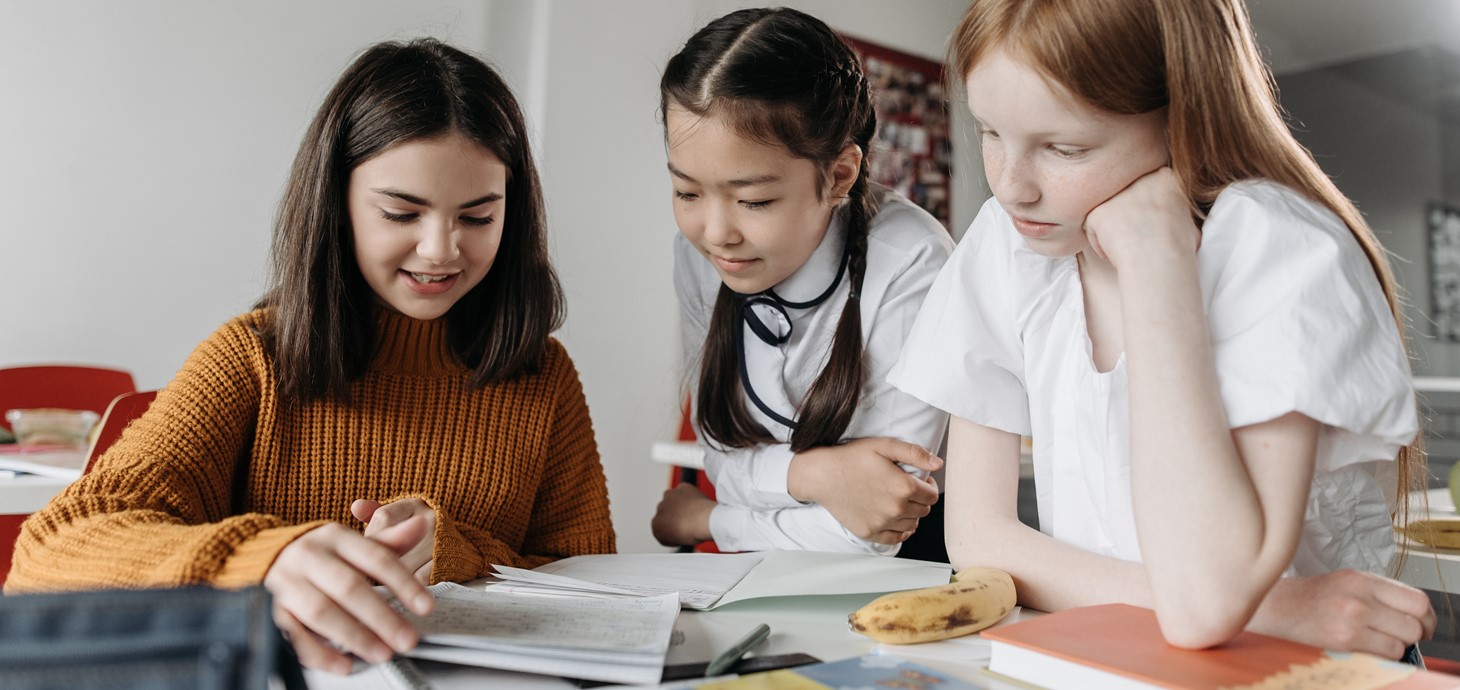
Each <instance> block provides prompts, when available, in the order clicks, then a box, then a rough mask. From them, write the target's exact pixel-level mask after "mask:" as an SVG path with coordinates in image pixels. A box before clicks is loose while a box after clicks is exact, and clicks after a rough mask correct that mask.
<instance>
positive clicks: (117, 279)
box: [0, 0, 982, 551]
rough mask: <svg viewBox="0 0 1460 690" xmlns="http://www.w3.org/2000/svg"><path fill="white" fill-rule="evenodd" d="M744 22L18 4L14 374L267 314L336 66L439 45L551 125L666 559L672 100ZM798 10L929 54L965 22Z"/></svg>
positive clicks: (620, 430) (893, 12) (532, 10)
mask: <svg viewBox="0 0 1460 690" xmlns="http://www.w3.org/2000/svg"><path fill="white" fill-rule="evenodd" d="M749 4H750V3H735V2H715V1H711V0H696V1H693V2H664V1H661V0H616V1H615V2H598V1H595V0H536V1H535V2H525V1H519V0H494V1H493V0H476V1H473V0H455V1H447V0H436V1H434V2H413V3H407V2H387V1H385V0H310V1H308V2H284V1H282V0H249V1H248V2H241V1H240V2H231V3H212V2H210V3H194V2H184V1H182V0H176V1H173V2H166V1H163V0H130V1H129V2H126V3H112V2H108V1H106V0H88V1H79V0H57V2H51V3H21V2H10V1H8V0H6V1H0V65H4V67H3V68H0V214H3V215H0V366H4V365H10V364H20V363H33V362H55V361H87V362H97V363H105V364H111V365H115V366H120V367H124V368H127V369H131V370H132V371H133V372H134V373H135V375H136V376H137V382H138V385H139V386H141V387H143V388H156V387H160V386H162V385H164V384H166V382H167V381H168V380H169V379H170V378H171V377H172V374H173V373H174V372H175V371H176V369H177V367H178V366H180V365H181V363H182V361H183V360H184V358H185V357H186V356H187V354H188V353H189V352H190V351H191V350H192V348H193V347H194V346H195V345H196V344H197V342H198V341H199V340H201V339H202V338H204V337H206V336H207V334H208V333H210V332H211V331H212V330H213V329H214V328H216V327H217V326H218V324H220V323H222V322H223V321H226V320H227V319H229V318H230V317H232V316H233V315H235V314H237V313H239V312H241V311H244V310H245V309H247V308H248V306H249V305H250V304H252V303H253V301H254V300H255V299H257V297H258V296H259V294H260V291H261V289H262V287H263V280H264V277H265V262H266V259H267V252H268V242H269V236H270V228H271V223H272V218H273V213H274V208H275V204H276V203H277V198H278V194H279V192H280V190H281V188H282V185H283V182H284V179H285V176H286V173H287V170H288V166H289V163H290V161H291V159H292V157H293V155H294V151H295V149H296V147H297V145H298V140H299V136H300V135H301V134H302V133H303V130H304V128H305V126H306V125H307V123H308V120H309V118H310V117H311V115H312V114H313V111H314V109H315V108H316V107H317V106H318V104H319V101H320V100H321V99H322V98H323V95H324V92H325V90H326V89H327V88H328V87H329V85H330V84H331V83H332V82H333V80H334V78H335V77H336V76H337V75H338V73H339V71H340V70H341V69H343V67H344V66H345V65H346V64H347V63H348V62H349V60H350V58H351V57H352V56H353V55H354V54H355V53H357V52H358V51H359V50H360V49H362V48H364V47H365V46H366V45H368V44H370V43H372V42H375V41H377V40H382V39H386V38H409V37H411V36H416V35H432V36H437V37H439V38H443V39H446V40H449V41H452V42H454V43H456V44H457V45H459V46H461V47H463V48H467V49H469V50H473V51H476V52H479V53H482V54H484V55H485V56H487V57H488V58H489V59H490V60H491V61H492V62H494V63H495V64H497V65H499V66H500V68H501V69H502V71H503V73H504V76H506V77H507V79H508V80H509V82H510V83H512V84H513V86H514V87H515V88H516V89H517V91H518V95H519V97H520V98H521V100H522V101H523V106H524V109H525V110H526V111H527V114H528V117H529V120H530V121H531V123H532V125H533V127H534V128H535V129H536V130H537V131H536V135H537V138H536V143H538V146H539V148H538V156H539V161H540V162H541V165H542V173H543V178H544V181H545V187H546V195H547V204H548V212H549V221H550V224H551V225H550V228H551V230H550V233H551V234H550V237H551V243H552V247H553V252H554V256H555V259H556V261H557V266H558V269H559V271H560V272H561V274H562V277H563V282H564V287H565V289H566V291H567V296H568V307H569V317H568V321H567V324H566V326H565V327H564V329H563V331H562V332H561V333H560V337H561V338H562V339H563V340H564V342H565V343H566V344H567V346H568V348H569V350H570V352H571V353H572V354H573V357H574V359H575V360H576V361H577V363H578V366H579V369H580V371H581V372H582V377H583V383H584V387H585V389H586V391H587V395H588V400H589V404H590V406H591V410H592V414H593V419H594V423H595V428H596V430H597V432H598V441H599V447H600V449H601V451H602V453H603V457H604V462H605V465H606V466H607V469H608V474H609V489H610V494H611V499H612V501H613V511H614V521H615V525H616V526H617V528H618V531H619V545H620V548H621V549H622V550H625V551H643V550H652V549H655V548H658V547H657V546H656V545H654V543H653V540H652V538H651V537H650V536H649V530H648V521H649V517H650V516H651V515H652V513H653V509H654V505H655V503H656V502H657V500H658V496H659V493H660V492H661V491H662V489H663V487H664V486H665V483H666V479H667V470H665V469H664V468H663V467H662V466H657V465H653V464H651V463H650V461H649V459H648V448H649V446H650V444H651V443H652V442H653V441H655V440H661V439H667V438H670V437H671V436H672V434H673V432H674V429H675V425H676V423H677V419H678V411H677V406H676V401H677V400H678V397H679V394H678V390H679V375H678V371H677V363H676V361H675V360H676V357H677V352H678V344H677V341H676V338H677V329H676V326H675V313H676V310H675V306H674V297H673V291H672V288H671V283H670V271H671V266H670V251H669V247H670V240H671V238H672V237H673V234H674V232H676V230H675V227H674V222H673V218H672V216H671V214H670V211H669V203H668V196H669V186H668V183H667V179H666V177H665V173H664V158H663V156H664V153H663V144H662V134H661V132H660V126H659V124H658V121H657V119H656V113H655V109H656V107H657V103H658V92H657V85H658V80H659V74H660V69H661V68H662V65H663V63H664V62H665V61H666V60H667V59H668V58H669V57H670V56H671V55H672V54H673V53H674V52H675V51H676V50H678V48H679V47H680V46H681V45H682V44H683V42H684V40H685V39H687V38H688V37H689V35H690V34H691V33H693V31H694V30H695V29H697V28H698V27H699V26H701V25H702V24H704V23H705V22H707V21H709V20H710V19H713V18H714V17H717V16H720V15H721V14H724V13H725V12H728V11H730V10H731V9H734V8H737V7H741V6H749ZM787 4H790V5H793V6H796V7H799V8H801V9H805V10H807V11H809V12H811V13H813V14H816V15H818V16H821V17H823V18H824V19H826V20H827V22H828V23H830V24H831V25H832V26H834V27H836V28H838V29H841V30H843V31H846V32H848V33H850V34H853V35H856V36H859V37H862V38H867V39H871V40H874V41H878V42H881V43H885V44H887V45H890V46H893V47H896V48H900V49H902V50H905V51H907V52H912V53H917V54H921V55H924V56H926V57H930V58H933V59H941V57H942V55H943V51H944V44H945V41H946V36H947V33H948V31H949V30H950V29H951V28H952V27H953V25H954V24H955V23H956V22H957V19H958V16H959V14H960V13H961V11H962V8H963V5H964V3H963V0H923V1H922V2H918V3H916V4H913V3H905V2H903V3H886V2H877V1H875V0H856V1H847V2H838V1H834V0H818V1H804V2H791V3H787ZM966 121H967V118H966V117H963V118H960V119H959V120H957V122H959V123H966ZM961 135H962V130H955V136H961ZM959 141H960V145H961V144H962V143H963V140H961V139H960V140H959ZM964 151H966V149H964ZM957 165H958V166H959V167H958V170H957V172H958V173H960V175H959V179H958V181H957V183H956V184H957V188H956V189H955V196H954V227H955V228H962V227H966V226H967V224H968V222H969V221H970V220H971V219H972V217H973V212H974V211H975V210H976V207H977V204H978V203H980V202H981V200H982V194H981V193H980V192H979V191H978V188H979V186H980V183H979V182H978V177H977V176H973V175H968V174H962V173H968V172H971V171H973V170H974V169H975V168H976V167H977V163H976V162H973V161H971V160H970V159H969V158H968V157H967V155H966V153H964V152H963V151H961V152H960V153H959V155H958V158H957Z"/></svg>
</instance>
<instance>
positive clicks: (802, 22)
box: [659, 8, 877, 452]
mask: <svg viewBox="0 0 1460 690" xmlns="http://www.w3.org/2000/svg"><path fill="white" fill-rule="evenodd" d="M659 94H660V95H659V108H660V113H661V115H662V114H663V113H667V112H668V109H669V108H670V107H678V108H683V109H685V110H686V111H688V112H690V113H692V114H694V115H696V116H699V117H706V116H715V117H719V118H721V119H722V120H723V121H724V122H725V123H726V124H727V125H728V126H729V127H730V128H731V129H732V130H734V131H735V132H736V133H738V134H740V135H741V136H743V137H746V138H748V139H751V140H753V141H758V142H761V143H765V144H770V145H777V146H784V147H786V148H787V149H789V150H790V152H791V155H793V156H795V157H797V158H802V159H805V160H809V161H812V162H814V163H816V164H817V169H818V171H819V172H820V174H821V176H822V179H821V184H820V185H819V188H820V189H825V188H826V185H825V183H826V177H827V175H828V174H829V173H830V169H831V166H832V163H833V162H834V161H836V159H837V158H838V157H839V156H840V155H841V153H842V152H843V151H845V150H846V148H847V146H849V145H852V144H855V145H856V146H858V147H860V148H861V150H862V153H863V155H862V164H861V169H860V170H858V171H857V178H856V181H855V182H854V183H853V184H852V187H851V189H850V190H849V191H848V193H847V197H848V198H847V208H846V231H847V237H846V243H847V247H848V254H849V257H848V266H847V268H848V277H849V282H850V284H851V295H850V297H849V299H848V300H847V302H846V306H845V307H844V308H843V309H842V314H841V318H840V320H839V321H838V322H837V327H836V334H835V336H834V338H833V341H832V348H831V356H830V358H829V359H828V361H827V364H826V368H825V369H823V370H822V371H821V374H820V375H819V376H818V377H817V378H816V381H815V382H814V383H813V384H812V385H811V389H810V390H809V391H807V393H806V398H805V399H804V400H802V401H801V403H800V405H799V408H798V415H797V419H798V420H797V424H796V429H795V431H794V432H793V433H792V435H791V450H792V451H795V452H800V451H803V450H806V449H808V448H814V447H817V446H826V445H832V444H835V443H837V442H839V441H840V440H841V436H842V434H843V433H845V432H846V430H847V425H848V424H850V423H851V420H852V414H853V413H854V412H856V410H857V402H858V400H860V399H861V394H862V382H863V381H864V380H865V379H866V377H867V369H866V363H865V361H864V358H863V356H862V316H861V299H860V295H861V291H862V276H863V275H865V274H866V269H867V227H868V225H869V224H870V223H871V220H872V217H873V216H874V215H876V213H877V208H876V200H875V199H874V198H873V197H872V195H871V194H870V193H869V192H870V190H869V189H868V182H867V178H868V161H867V159H868V154H869V153H870V144H871V141H872V135H873V134H874V133H875V132H876V130H877V116H876V113H875V112H874V111H873V102H872V94H871V89H870V87H869V86H868V84H867V79H866V77H865V76H863V74H862V65H861V63H860V62H859V61H858V60H857V56H856V54H855V53H853V52H852V50H851V48H850V47H848V46H847V44H846V43H845V42H844V41H842V40H841V38H840V37H839V36H837V35H836V33H835V32H833V31H832V30H831V28H830V27H828V26H827V25H826V24H825V23H824V22H822V21H821V20H819V19H817V18H815V17H812V16H810V15H808V14H805V13H803V12H798V11H796V10H792V9H787V8H762V9H746V10H740V11H738V12H732V13H730V14H727V15H725V16H723V17H721V18H719V19H716V20H715V21H713V22H710V23H709V24H708V25H707V26H705V27H704V28H703V29H700V30H699V32H697V33H696V34H695V35H694V36H692V37H690V39H689V42H687V43H686V44H685V46H684V49H683V50H680V51H679V54H677V55H675V56H674V57H673V58H671V59H670V60H669V64H668V65H667V66H666V67H665V68H664V77H663V79H662V80H661V81H660V82H659ZM738 308H739V304H738V301H737V300H736V298H735V296H734V294H733V293H732V292H731V290H730V288H729V287H727V286H725V285H723V284H722V285H721V286H720V295H719V297H718V298H717V299H716V301H715V308H714V311H713V313H712V314H711V316H710V329H709V335H708V336H707V337H706V338H705V347H704V353H703V357H702V360H701V363H700V383H699V390H698V392H697V394H696V395H697V397H696V405H695V407H696V422H697V423H698V425H699V428H700V429H701V430H702V431H703V433H705V434H706V435H707V436H709V437H710V439H712V440H714V441H715V442H716V443H719V444H721V445H724V446H728V447H732V448H744V447H748V446H752V445H756V444H760V443H767V442H774V440H775V439H774V438H773V437H772V436H771V435H770V433H769V432H767V431H766V430H765V428H764V427H762V426H761V425H760V424H759V423H757V422H756V421H755V419H754V418H753V417H751V415H750V411H749V410H748V409H747V407H746V404H745V394H744V391H743V389H742V386H741V383H740V376H739V369H738V367H739V361H738V355H737V351H736V341H735V340H736V338H739V337H740V329H739V328H738V325H739V324H738V321H737V310H738Z"/></svg>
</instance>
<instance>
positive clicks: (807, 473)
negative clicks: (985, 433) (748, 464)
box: [786, 438, 943, 544]
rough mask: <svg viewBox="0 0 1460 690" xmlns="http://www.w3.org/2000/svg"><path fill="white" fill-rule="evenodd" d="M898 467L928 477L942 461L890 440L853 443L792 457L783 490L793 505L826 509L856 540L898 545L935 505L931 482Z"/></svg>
mask: <svg viewBox="0 0 1460 690" xmlns="http://www.w3.org/2000/svg"><path fill="white" fill-rule="evenodd" d="M899 463H901V464H899ZM901 465H908V466H910V467H912V468H915V469H917V470H923V471H926V472H933V471H936V470H937V469H938V468H940V467H942V466H943V461H942V460H941V459H940V458H938V456H936V455H933V454H932V453H930V452H928V451H927V450H926V449H924V448H923V447H922V446H918V445H914V444H911V443H907V442H905V441H900V440H898V439H895V438H863V439H857V440H855V441H849V442H847V443H843V444H841V445H838V446H823V447H821V448H813V449H811V450H807V451H802V452H800V453H797V454H796V457H795V458H794V459H793V460H792V461H791V471H790V474H789V475H788V476H787V478H786V489H787V491H789V492H790V494H791V496H792V497H794V498H795V499H796V500H799V501H811V502H814V503H818V504H820V505H821V506H822V507H824V508H826V510H827V512H829V513H831V515H832V517H834V518H836V520H837V522H840V523H841V524H842V526H843V527H845V528H847V530H848V531H849V532H851V533H852V534H853V535H856V536H857V537H858V538H860V539H866V540H867V541H872V542H877V543H879V544H900V543H902V542H903V541H906V540H907V538H908V537H911V536H912V534H913V532H914V531H915V530H917V527H918V520H920V519H922V518H923V517H924V516H926V515H927V514H928V511H930V510H932V505H933V504H934V503H937V502H938V485H937V483H936V482H934V481H933V479H932V478H931V477H929V478H926V479H924V478H919V477H918V476H916V475H914V474H912V473H910V472H907V471H905V470H904V469H903V468H902V466H901Z"/></svg>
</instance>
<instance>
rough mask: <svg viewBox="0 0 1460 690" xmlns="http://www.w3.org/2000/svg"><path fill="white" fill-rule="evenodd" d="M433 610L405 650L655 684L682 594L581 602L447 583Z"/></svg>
mask: <svg viewBox="0 0 1460 690" xmlns="http://www.w3.org/2000/svg"><path fill="white" fill-rule="evenodd" d="M428 589H429V590H430V592H431V594H432V595H433V596H435V597H436V609H435V610H434V611H432V612H431V615H429V616H425V617H421V616H417V615H415V614H413V613H410V612H409V611H407V610H406V609H405V608H404V607H402V606H399V605H398V604H396V608H397V610H399V611H400V612H401V613H402V614H404V615H405V616H406V617H407V618H408V619H410V620H411V622H412V623H413V624H415V625H416V627H417V629H418V630H420V631H421V643H420V644H419V645H417V646H416V648H415V649H413V650H411V651H409V652H406V653H405V655H406V656H409V657H415V658H419V659H433V660H436V661H447V662H451V663H457V664H466V665H470V666H485V667H488V668H497V669H506V670H509V671H525V672H528V673H541V674H547V675H553V676H565V677H569V678H586V679H590V680H601V681H607V682H612V683H632V684H654V683H658V682H659V678H660V675H661V674H662V673H663V671H664V658H665V656H666V655H667V654H668V653H669V641H670V636H671V635H672V634H673V632H674V620H675V618H676V617H677V616H678V615H679V599H678V597H676V596H675V595H673V594H665V595H660V596H652V597H626V598H616V599H577V598H560V597H538V596H524V595H521V594H513V593H502V592H487V591H484V590H482V589H481V588H479V587H467V586H463V585H459V584H456V583H452V582H442V583H438V584H435V585H431V587H429V588H428Z"/></svg>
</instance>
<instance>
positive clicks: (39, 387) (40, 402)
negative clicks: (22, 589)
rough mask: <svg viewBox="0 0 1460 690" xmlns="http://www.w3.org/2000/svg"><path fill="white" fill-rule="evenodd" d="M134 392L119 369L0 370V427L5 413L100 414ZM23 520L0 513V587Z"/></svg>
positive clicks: (129, 378)
mask: <svg viewBox="0 0 1460 690" xmlns="http://www.w3.org/2000/svg"><path fill="white" fill-rule="evenodd" d="M136 390H137V384H136V383H135V382H134V381H133V380H132V374H131V373H130V372H126V371H122V370H120V369H110V368H106V367H93V366H86V365H68V364H55V365H40V366H23V367H6V368H0V426H3V427H5V428H6V429H9V428H10V425H9V424H8V423H7V422H5V419H4V417H5V412H6V411H8V410H20V409H29V408H36V407H60V408H65V409H70V410H91V411H92V412H95V413H97V414H102V413H104V412H105V411H106V409H107V406H108V405H109V404H111V402H112V401H113V400H114V399H115V398H116V397H117V396H119V395H123V394H126V393H134V392H136ZM26 517H28V514H22V513H10V514H0V584H4V583H5V577H6V576H7V575H9V574H10V559H11V557H12V556H13V554H14V551H15V538H16V537H18V536H20V523H22V522H24V521H25V518H26Z"/></svg>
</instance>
